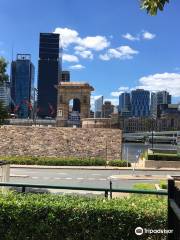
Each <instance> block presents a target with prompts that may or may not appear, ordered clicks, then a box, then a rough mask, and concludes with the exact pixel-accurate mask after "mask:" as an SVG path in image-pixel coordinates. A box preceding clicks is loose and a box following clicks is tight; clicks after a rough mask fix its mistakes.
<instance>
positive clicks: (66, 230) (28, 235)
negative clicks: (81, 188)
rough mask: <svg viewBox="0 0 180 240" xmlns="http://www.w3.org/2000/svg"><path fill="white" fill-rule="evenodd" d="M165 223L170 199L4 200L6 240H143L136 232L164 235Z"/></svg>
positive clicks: (0, 199) (1, 233) (1, 219)
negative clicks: (156, 231)
mask: <svg viewBox="0 0 180 240" xmlns="http://www.w3.org/2000/svg"><path fill="white" fill-rule="evenodd" d="M166 220H167V199H166V198H156V197H153V196H151V197H149V196H148V197H147V196H144V197H140V198H139V197H136V196H132V197H130V198H123V199H112V200H106V199H102V198H87V197H72V196H58V195H50V194H42V195H40V194H15V193H8V194H7V195H4V196H3V195H0V238H1V239H3V240H29V239H33V240H61V239H62V240H81V239H83V240H138V239H139V236H136V235H135V233H134V230H135V228H136V227H138V226H141V227H143V228H148V229H164V228H167V225H166ZM158 237H159V238H158V239H165V238H164V237H163V236H161V235H158ZM162 237H163V238H162ZM140 238H141V239H142V240H147V239H148V240H155V239H157V235H146V234H143V235H142V236H141V237H140Z"/></svg>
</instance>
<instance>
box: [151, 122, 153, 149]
mask: <svg viewBox="0 0 180 240" xmlns="http://www.w3.org/2000/svg"><path fill="white" fill-rule="evenodd" d="M151 124H152V125H151V130H152V139H151V141H152V149H153V148H154V132H153V131H154V126H153V118H152V122H151Z"/></svg>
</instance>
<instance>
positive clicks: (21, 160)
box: [0, 156, 106, 166]
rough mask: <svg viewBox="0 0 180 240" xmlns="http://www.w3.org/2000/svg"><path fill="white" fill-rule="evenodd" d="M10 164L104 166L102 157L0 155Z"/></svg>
mask: <svg viewBox="0 0 180 240" xmlns="http://www.w3.org/2000/svg"><path fill="white" fill-rule="evenodd" d="M0 159H3V160H7V161H8V162H9V163H10V164H17V165H45V166H105V165H106V160H104V159H98V158H95V159H90V158H82V159H80V158H55V157H33V156H18V157H17V156H7V157H0Z"/></svg>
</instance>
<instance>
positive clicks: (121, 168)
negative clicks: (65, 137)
mask: <svg viewBox="0 0 180 240" xmlns="http://www.w3.org/2000/svg"><path fill="white" fill-rule="evenodd" d="M10 166H11V168H33V169H72V170H73V169H76V170H78V169H79V170H131V171H132V170H133V169H134V168H133V167H110V166H44V165H15V164H11V165H10ZM135 170H136V171H177V172H180V168H139V167H137V168H136V167H135Z"/></svg>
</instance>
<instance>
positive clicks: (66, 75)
mask: <svg viewBox="0 0 180 240" xmlns="http://www.w3.org/2000/svg"><path fill="white" fill-rule="evenodd" d="M60 81H61V82H70V72H69V71H62V73H61V80H60Z"/></svg>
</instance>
